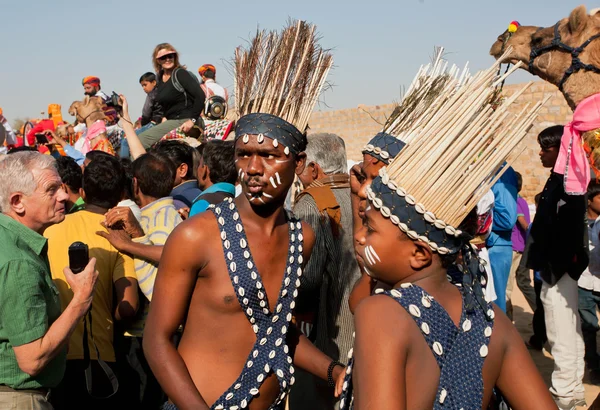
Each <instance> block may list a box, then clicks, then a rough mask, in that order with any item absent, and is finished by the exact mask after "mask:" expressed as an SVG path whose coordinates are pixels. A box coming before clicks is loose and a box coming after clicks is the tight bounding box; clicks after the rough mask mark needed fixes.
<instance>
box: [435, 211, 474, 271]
mask: <svg viewBox="0 0 600 410" xmlns="http://www.w3.org/2000/svg"><path fill="white" fill-rule="evenodd" d="M478 220H479V218H478V216H477V207H475V208H473V209H472V210H471V212H469V214H468V215H467V216H466V217H465V219H463V221H462V222H461V223H460V224H459V225H458V229H460V230H461V231H463V233H464V234H466V235H467V236H468V237H470V238H473V237H474V236H475V234H476V233H477V227H478ZM458 255H459V253H453V254H446V255H442V254H440V259H441V260H442V267H443V268H448V267H449V266H450V265H452V264H453V263H454V262H456V258H457V257H458Z"/></svg>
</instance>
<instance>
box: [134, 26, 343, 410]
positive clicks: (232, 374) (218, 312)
mask: <svg viewBox="0 0 600 410" xmlns="http://www.w3.org/2000/svg"><path fill="white" fill-rule="evenodd" d="M294 38H296V39H300V40H299V43H298V44H296V42H294V41H292V42H289V43H288V40H290V39H294ZM263 40H265V41H266V42H268V44H269V45H271V46H273V45H274V44H276V45H277V47H280V48H281V49H279V50H277V51H279V52H274V53H270V52H265V55H260V54H259V55H257V54H254V53H256V52H258V51H257V50H265V47H262V46H263V45H264V43H262V41H263ZM273 40H277V41H273ZM314 42H315V40H314V27H311V26H309V25H307V24H306V23H304V22H297V23H295V24H294V25H293V26H292V25H291V26H290V27H288V28H287V29H285V30H284V32H283V33H282V34H280V35H277V34H275V33H269V34H265V33H264V32H259V33H258V34H257V40H255V42H254V43H253V44H257V43H260V45H261V47H257V48H254V49H253V48H251V50H250V51H248V52H245V51H240V50H239V49H238V51H237V52H236V87H237V90H236V91H237V92H236V99H237V108H238V112H239V113H240V114H241V118H240V119H239V120H238V121H237V125H236V128H235V135H236V140H235V162H236V168H237V170H238V174H239V178H240V182H241V185H242V191H243V193H242V195H240V196H239V197H238V198H237V199H235V200H233V199H227V200H225V201H224V202H222V203H221V204H218V205H216V206H215V205H211V207H210V208H209V210H208V211H206V212H204V213H202V214H199V215H197V216H194V217H192V218H190V219H189V220H187V221H185V222H184V223H183V224H181V225H180V227H178V228H177V229H176V230H175V231H173V233H172V234H171V236H170V237H169V240H168V241H167V244H166V245H165V249H164V251H163V256H162V259H161V264H160V267H159V272H158V276H157V279H156V285H155V290H154V296H153V300H152V306H151V308H150V314H149V317H148V321H147V324H146V329H145V335H147V336H146V337H145V339H144V350H145V353H146V355H147V357H148V362H149V363H150V366H151V367H152V370H153V372H154V374H155V375H156V377H157V379H158V381H159V382H160V384H161V386H162V387H163V389H164V390H165V392H166V393H167V395H168V396H169V399H170V402H169V403H168V404H167V405H166V406H165V408H166V409H176V408H179V409H208V408H211V409H244V408H251V409H257V410H263V409H264V410H266V409H282V408H283V406H284V405H285V399H286V396H287V393H288V392H289V389H290V387H291V386H292V385H293V384H294V382H295V376H294V372H295V369H294V365H297V366H298V367H300V368H302V369H304V370H306V371H308V372H310V373H312V374H314V375H316V376H318V377H321V378H323V379H329V380H330V381H331V382H332V383H333V380H334V379H335V378H336V377H338V376H339V375H340V374H341V373H342V372H343V367H342V366H341V365H339V364H338V363H337V362H333V361H332V360H331V359H329V358H328V357H327V356H325V355H324V354H323V353H321V352H320V351H319V350H318V349H316V348H315V347H314V346H313V345H312V344H311V343H310V342H309V341H308V339H306V337H304V336H303V335H302V334H301V333H300V332H299V331H298V330H297V329H296V327H295V325H294V324H293V323H291V319H292V310H293V309H294V307H295V304H296V301H295V299H296V297H297V295H298V286H299V285H300V276H301V275H302V273H303V272H302V270H303V268H304V265H305V264H306V262H307V261H308V259H309V258H310V254H311V251H312V246H313V244H314V239H315V238H314V233H313V231H312V229H311V228H310V226H309V225H307V224H306V223H303V222H300V221H299V220H297V219H295V218H294V217H293V216H291V215H288V214H287V213H286V211H285V210H284V208H283V205H284V201H285V198H286V195H287V192H288V190H289V188H290V187H291V185H292V183H293V180H294V176H295V175H296V174H299V173H301V172H302V170H303V168H304V165H305V157H306V156H305V154H304V153H303V151H304V149H305V148H306V144H307V140H306V133H305V130H306V124H307V121H308V115H304V114H306V113H308V114H309V113H310V112H311V111H312V109H313V107H314V102H315V101H316V98H317V97H318V94H319V90H320V88H321V85H322V82H323V81H324V79H325V76H326V70H328V69H329V67H330V66H331V58H330V56H328V55H327V56H326V57H328V58H327V59H326V64H324V65H322V67H320V66H319V65H320V64H323V62H322V58H320V57H319V56H320V55H321V54H324V53H322V52H321V51H320V48H318V47H317V46H316V45H315V44H314ZM295 47H298V48H302V47H304V48H306V49H311V50H312V51H313V53H311V54H310V55H311V59H312V58H313V57H314V58H315V59H316V60H315V61H314V62H313V61H312V60H310V61H305V60H297V58H298V57H299V55H298V54H297V53H294V52H290V50H294V48H295ZM315 50H316V51H315ZM262 52H263V51H260V53H262ZM282 56H284V57H285V58H287V59H289V60H286V61H285V62H283V61H277V62H274V61H271V59H272V58H275V59H278V58H279V57H282ZM252 58H256V60H255V62H258V64H259V65H261V66H262V67H265V66H266V67H267V72H268V73H270V74H272V75H273V77H272V78H271V82H269V83H268V84H264V83H263V84H262V85H263V86H265V85H266V86H267V87H266V88H267V89H262V88H259V89H258V90H256V89H255V90H254V93H246V94H244V92H243V91H244V90H246V91H248V90H249V89H250V88H251V86H250V87H249V88H244V90H242V89H240V88H239V87H241V86H242V84H241V83H240V76H242V74H243V75H246V78H245V79H246V80H248V79H249V78H248V76H250V77H252V76H255V75H256V72H257V71H258V69H256V68H253V69H250V68H247V67H244V66H243V63H244V62H247V61H249V60H252ZM304 63H309V64H313V66H315V65H316V67H314V68H315V69H314V70H313V72H314V73H315V75H320V74H323V75H321V78H320V79H319V80H318V81H315V82H311V81H310V80H311V78H312V77H310V76H309V77H306V78H305V80H302V82H300V83H297V84H296V86H295V87H294V90H295V91H298V89H300V91H301V92H300V93H299V94H296V95H295V96H290V94H289V93H286V94H285V95H284V92H286V91H287V90H286V89H281V87H286V85H289V83H287V82H286V81H281V80H283V79H284V78H288V76H291V78H292V79H293V78H294V77H295V73H296V72H297V71H296V70H298V69H302V64H304ZM254 67H256V65H255V66H254ZM281 67H284V68H285V67H287V70H285V71H284V72H281V71H280V70H281ZM269 69H271V70H272V71H270V72H269ZM254 70H256V71H254ZM323 70H325V71H323ZM261 72H262V73H265V71H263V70H261ZM278 75H283V77H278ZM315 84H317V88H314V85H315ZM244 87H248V86H244ZM273 87H275V88H273ZM271 93H273V95H274V94H277V95H278V96H279V97H280V98H281V99H280V103H279V104H274V105H272V106H270V107H268V106H267V105H268V104H269V102H270V100H268V99H267V98H266V97H268V96H269V95H272V94H271ZM244 95H246V96H248V99H246V100H244V99H243V98H244V97H243V96H244ZM257 95H259V96H261V98H256V96H257ZM282 96H283V97H282ZM304 97H307V98H306V99H304ZM294 98H296V99H295V100H294ZM290 106H291V107H296V108H297V109H298V111H297V112H295V113H294V112H293V109H291V108H290ZM284 117H285V118H284ZM300 130H302V131H300ZM182 249H187V250H189V251H187V252H181V250H182ZM181 323H184V333H183V337H182V340H181V344H180V345H179V348H178V350H176V349H175V347H174V346H173V345H172V343H171V337H172V335H173V334H174V333H175V332H176V330H177V328H178V327H179V326H180V324H181Z"/></svg>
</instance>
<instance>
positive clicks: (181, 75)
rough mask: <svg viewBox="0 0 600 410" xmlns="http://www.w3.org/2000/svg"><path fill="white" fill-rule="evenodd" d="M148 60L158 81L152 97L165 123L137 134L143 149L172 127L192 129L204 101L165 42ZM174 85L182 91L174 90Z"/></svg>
mask: <svg viewBox="0 0 600 410" xmlns="http://www.w3.org/2000/svg"><path fill="white" fill-rule="evenodd" d="M152 61H153V64H154V68H155V70H156V74H157V75H156V77H157V82H158V85H157V93H156V98H157V101H158V103H159V104H160V105H161V106H162V108H163V110H164V116H165V118H166V119H167V120H166V121H164V122H163V123H161V124H158V125H157V126H156V127H152V128H150V129H149V130H147V131H144V132H143V133H141V134H140V135H139V138H140V141H141V142H142V145H143V146H144V148H146V149H147V148H149V147H150V146H152V145H153V144H154V143H155V142H157V141H159V140H160V139H161V138H162V137H163V136H165V135H166V134H168V133H169V132H171V131H173V130H174V129H176V128H179V127H181V129H182V131H183V132H186V133H187V132H188V131H189V130H190V129H192V127H193V126H194V125H195V124H196V121H197V120H198V119H199V118H200V113H202V111H203V109H204V100H205V95H204V92H203V91H202V89H201V88H200V83H199V82H198V80H197V79H195V78H194V77H193V74H191V73H190V72H189V71H187V70H186V69H184V68H183V67H182V66H181V65H180V63H179V55H178V54H177V51H176V50H175V48H173V46H171V45H170V44H167V43H162V44H159V45H157V46H156V48H155V49H154V53H153V58H152ZM176 83H178V84H179V86H180V87H181V89H182V91H179V90H178V89H177V86H176Z"/></svg>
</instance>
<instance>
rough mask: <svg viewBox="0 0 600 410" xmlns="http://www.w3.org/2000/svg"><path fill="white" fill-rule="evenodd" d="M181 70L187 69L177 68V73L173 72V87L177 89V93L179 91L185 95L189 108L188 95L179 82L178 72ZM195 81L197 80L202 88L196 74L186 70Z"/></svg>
mask: <svg viewBox="0 0 600 410" xmlns="http://www.w3.org/2000/svg"><path fill="white" fill-rule="evenodd" d="M179 70H185V68H182V67H177V68H176V69H175V71H173V75H172V76H171V77H172V78H173V86H174V87H175V89H176V90H177V91H179V92H180V93H183V96H184V98H185V106H186V107H187V105H188V98H187V93H186V92H185V88H183V86H182V85H181V83H180V82H179V80H178V79H177V72H178V71H179ZM186 71H187V72H188V73H189V74H190V75H191V76H192V78H193V79H194V80H196V82H197V83H198V87H200V80H198V77H196V74H194V73H193V72H191V71H190V70H186Z"/></svg>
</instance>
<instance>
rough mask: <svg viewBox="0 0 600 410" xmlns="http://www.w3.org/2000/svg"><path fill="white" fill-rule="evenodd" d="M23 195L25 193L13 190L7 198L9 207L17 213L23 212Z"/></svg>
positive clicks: (21, 213)
mask: <svg viewBox="0 0 600 410" xmlns="http://www.w3.org/2000/svg"><path fill="white" fill-rule="evenodd" d="M24 196H25V195H23V193H21V192H13V193H12V194H11V195H10V197H9V198H8V201H9V203H10V208H11V209H12V210H13V211H14V212H15V213H17V214H18V215H23V214H24V213H25V204H24V203H23V198H24Z"/></svg>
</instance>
